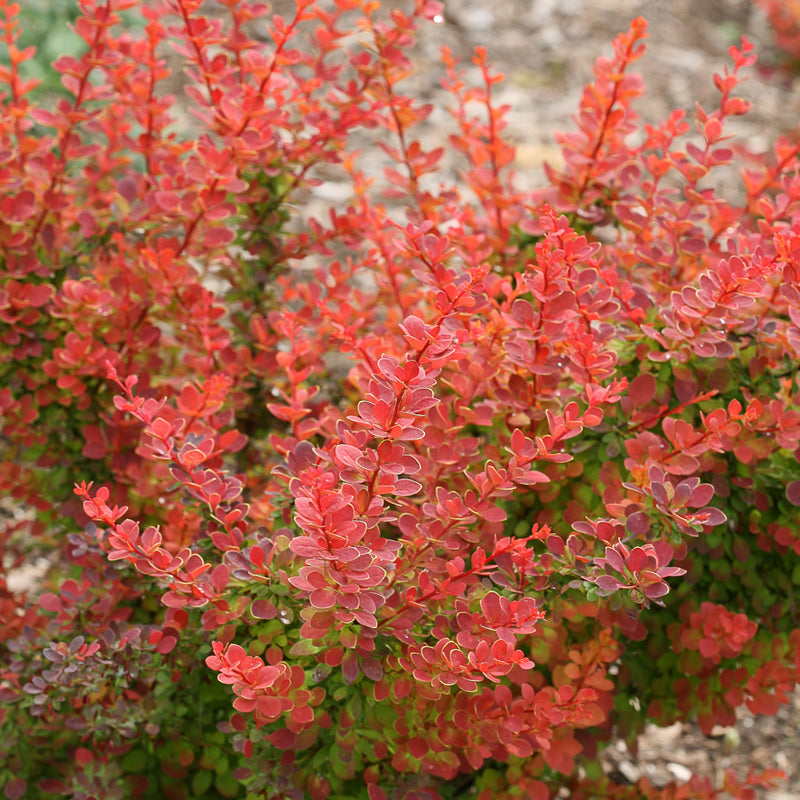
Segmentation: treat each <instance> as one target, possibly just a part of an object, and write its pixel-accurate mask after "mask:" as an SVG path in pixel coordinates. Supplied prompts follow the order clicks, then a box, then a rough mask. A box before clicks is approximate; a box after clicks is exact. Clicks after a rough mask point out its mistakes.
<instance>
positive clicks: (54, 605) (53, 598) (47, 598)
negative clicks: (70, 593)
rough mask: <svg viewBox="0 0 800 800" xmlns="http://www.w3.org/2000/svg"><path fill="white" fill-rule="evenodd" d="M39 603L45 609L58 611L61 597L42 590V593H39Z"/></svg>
mask: <svg viewBox="0 0 800 800" xmlns="http://www.w3.org/2000/svg"><path fill="white" fill-rule="evenodd" d="M39 605H40V606H41V607H42V608H43V609H44V610H45V611H53V612H55V613H58V612H59V611H61V608H62V606H61V598H60V597H59V596H58V595H55V594H53V593H52V592H44V593H43V594H40V595H39Z"/></svg>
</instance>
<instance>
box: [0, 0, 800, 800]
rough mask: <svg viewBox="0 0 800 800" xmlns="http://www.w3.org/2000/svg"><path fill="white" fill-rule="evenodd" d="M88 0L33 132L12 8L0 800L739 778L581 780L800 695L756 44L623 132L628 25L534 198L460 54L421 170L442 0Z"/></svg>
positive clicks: (788, 177)
mask: <svg viewBox="0 0 800 800" xmlns="http://www.w3.org/2000/svg"><path fill="white" fill-rule="evenodd" d="M80 8H81V15H80V17H79V18H78V19H77V21H76V22H75V25H74V28H75V31H76V33H77V34H78V35H79V36H80V37H81V38H82V39H83V40H84V42H85V48H84V52H83V54H82V55H80V56H79V57H69V56H68V57H62V58H60V59H58V60H57V61H56V62H55V63H54V64H53V69H54V70H55V71H56V72H57V73H59V74H60V76H61V81H62V84H63V87H64V89H65V90H66V92H67V95H66V96H61V97H58V98H53V97H52V96H51V95H48V94H45V93H43V92H40V91H37V87H36V85H34V83H33V82H32V81H31V80H27V79H23V78H22V77H21V68H22V66H23V65H24V63H25V62H26V60H29V59H31V58H33V57H34V51H33V49H32V48H31V47H26V48H24V49H22V48H20V47H18V46H17V44H16V43H17V41H18V37H19V33H20V32H19V26H18V22H17V20H18V14H19V8H18V6H16V5H15V4H14V3H11V2H10V0H0V19H2V31H3V39H4V42H5V55H6V64H5V66H0V85H2V90H1V91H2V94H1V95H0V97H2V101H1V102H2V118H1V122H0V124H1V125H2V127H0V186H1V187H2V197H0V248H1V250H0V252H1V253H2V259H3V262H2V266H3V269H2V273H1V274H0V342H1V344H0V347H2V360H1V361H0V377H1V379H2V388H0V415H1V416H0V420H1V421H2V439H1V440H0V442H1V443H2V444H1V446H2V463H0V486H2V488H3V491H4V493H6V494H7V495H8V496H9V497H10V498H12V499H13V504H12V505H10V506H9V512H10V513H9V514H8V515H7V518H6V519H4V521H3V526H4V527H3V532H2V538H1V539H0V546H1V547H2V555H3V569H4V571H5V572H4V577H3V580H2V582H0V591H1V592H2V593H1V594H0V609H1V613H2V616H1V617H0V624H1V625H2V628H0V630H1V631H2V635H1V637H0V640H1V641H2V653H3V657H2V661H0V785H2V787H3V789H4V793H5V796H6V797H7V798H10V799H11V800H13V799H14V798H21V797H25V798H46V797H58V796H62V797H70V798H76V799H79V798H81V799H86V798H91V797H103V798H106V797H109V798H114V797H118V798H127V797H131V798H134V797H143V798H161V797H165V798H189V797H192V798H194V797H206V798H213V797H248V798H258V797H263V798H302V797H309V798H312V800H323V799H324V798H326V797H332V798H364V800H366V799H367V798H369V800H381V798H387V799H388V798H409V800H415V799H416V800H420V799H421V798H429V799H430V800H434V798H456V797H461V796H465V795H466V794H470V796H477V797H479V798H482V799H486V798H514V797H531V798H535V800H546V798H554V797H556V796H557V794H558V793H559V792H563V793H566V794H569V796H571V797H574V798H591V797H596V798H620V799H624V798H639V797H647V798H653V799H655V798H668V797H675V796H680V797H683V798H700V797H703V798H708V797H715V796H716V795H717V793H718V792H722V791H725V792H727V793H728V794H730V795H733V796H735V797H742V798H748V797H752V796H753V793H754V787H757V786H761V785H768V784H770V783H771V782H772V781H773V780H774V779H775V778H776V777H777V774H776V773H775V772H774V771H771V770H767V771H766V772H761V773H751V774H750V775H748V776H746V777H745V776H738V777H737V776H736V775H734V774H732V773H730V774H728V775H727V776H726V778H725V783H724V786H716V785H712V783H711V782H710V780H709V779H700V778H693V779H692V780H691V781H689V782H688V783H687V784H685V785H683V786H681V787H679V788H676V787H675V786H669V787H655V786H653V785H651V784H650V782H649V781H648V780H647V779H645V778H643V779H642V780H641V781H639V783H638V784H636V785H635V786H623V785H617V784H616V783H614V782H613V780H612V779H611V778H610V777H608V776H605V775H603V771H602V767H601V764H602V760H601V758H600V756H601V751H602V748H603V747H604V745H606V744H607V743H608V742H609V741H611V740H612V739H614V738H617V739H618V738H620V737H622V738H625V739H627V740H628V741H629V742H631V743H633V742H634V741H635V739H636V736H637V734H638V733H640V732H641V730H642V729H643V727H644V725H645V724H646V723H647V722H648V721H650V722H655V723H657V724H670V723H673V722H675V721H679V720H690V719H697V720H698V722H699V724H700V726H701V728H702V729H703V730H704V731H705V732H710V730H711V729H712V727H713V726H714V725H715V724H720V725H729V724H732V723H733V721H734V719H735V712H736V709H737V708H739V707H741V706H746V707H748V708H749V709H750V710H752V711H753V712H755V713H761V714H774V713H775V712H776V711H777V710H778V708H779V706H780V705H781V704H782V703H785V702H786V701H787V697H788V693H789V692H790V691H791V690H792V688H793V687H794V686H795V684H796V683H797V681H798V677H800V655H798V653H800V608H799V607H798V602H797V599H796V597H797V586H798V584H800V559H799V558H798V556H800V470H798V456H799V455H800V449H799V444H798V443H799V442H800V409H798V399H799V394H798V392H800V386H799V385H798V379H797V359H798V355H800V204H799V203H798V197H800V178H798V173H797V163H798V153H800V145H798V144H797V143H793V142H791V141H789V140H788V139H779V140H778V141H777V142H776V143H775V145H774V147H773V148H772V150H770V152H768V153H765V154H754V153H746V152H744V151H742V150H741V149H739V150H737V149H736V146H735V144H734V143H731V142H729V141H727V140H729V138H730V137H729V136H728V135H727V134H726V132H725V130H726V125H727V123H728V120H729V118H730V117H733V116H736V115H741V114H744V113H746V112H747V110H748V105H747V103H746V102H745V101H744V100H743V99H741V98H740V97H739V96H738V95H737V86H738V84H739V82H740V80H741V77H742V72H743V71H745V70H746V69H747V68H748V67H750V66H751V65H752V64H753V62H754V60H755V57H754V55H753V53H752V47H751V46H750V45H749V44H748V43H747V42H746V41H743V42H742V45H741V47H738V48H737V47H734V48H732V49H731V51H730V58H731V63H730V64H729V65H728V66H726V67H724V69H723V71H722V72H721V73H720V74H718V75H715V76H714V82H715V83H716V86H717V88H718V90H719V103H718V105H717V106H716V107H714V108H702V107H698V108H697V109H696V111H695V116H694V124H693V125H692V123H691V122H689V121H687V119H686V118H685V115H684V113H683V112H681V111H676V112H674V113H673V114H671V115H670V116H669V118H668V119H667V120H666V121H664V122H662V123H660V124H643V123H642V122H641V121H640V120H639V118H638V117H637V115H636V113H635V111H634V101H635V99H636V97H637V96H639V95H640V94H641V93H642V92H643V91H644V87H643V85H642V81H641V79H640V78H639V77H638V76H636V75H635V74H632V73H631V72H630V69H629V68H630V66H631V64H632V63H633V62H634V61H636V60H637V59H638V58H639V57H640V56H641V55H642V54H643V50H644V47H643V44H642V42H643V39H644V37H645V35H646V26H645V22H644V21H643V20H642V19H636V20H634V21H633V23H632V24H631V27H630V29H629V30H628V31H627V32H625V33H623V34H621V35H620V36H619V38H617V40H616V41H615V42H614V47H613V52H612V54H611V56H610V57H607V58H602V59H600V60H599V61H598V62H597V66H596V69H595V80H594V82H593V83H592V85H590V86H588V87H587V89H586V91H585V93H584V96H583V100H582V102H581V107H580V110H579V114H578V116H577V118H576V123H577V128H576V130H574V131H573V132H571V133H567V134H563V135H562V136H561V137H560V142H561V144H562V146H563V164H562V166H561V167H560V168H558V169H556V168H550V169H549V170H548V173H547V181H546V185H545V186H544V188H542V189H541V190H540V191H536V192H534V193H523V192H520V191H518V190H516V189H515V188H514V183H513V175H512V173H511V168H512V166H513V160H514V152H513V148H512V147H511V146H509V145H508V144H507V143H506V142H505V141H504V139H503V128H504V114H505V112H506V110H507V109H505V108H502V107H498V105H497V103H496V101H495V99H494V96H493V93H494V92H495V87H496V85H497V83H498V81H499V80H500V79H501V78H500V76H499V75H497V74H495V73H494V72H493V70H492V68H491V66H490V64H489V60H488V56H487V53H486V52H485V51H483V50H477V51H476V53H475V56H474V59H473V64H472V66H471V67H470V68H469V69H470V71H471V73H472V74H477V75H478V76H479V78H480V80H479V82H478V83H477V84H474V85H473V84H471V83H469V82H467V79H466V77H465V75H466V72H467V69H466V68H465V67H462V66H461V65H459V63H458V62H457V60H456V59H455V57H454V56H453V55H452V54H451V53H449V52H447V51H444V52H443V54H442V80H443V84H444V86H445V88H446V89H447V90H448V91H449V95H450V97H451V98H452V108H451V111H452V117H453V121H452V125H453V133H452V135H451V136H450V138H449V147H448V148H447V152H445V148H444V147H437V148H436V149H429V148H428V147H427V146H426V145H425V144H423V143H422V142H421V141H420V136H419V130H420V124H421V123H422V122H423V121H424V120H426V118H427V117H428V116H429V115H430V113H431V110H432V109H431V107H430V106H429V105H426V104H424V103H422V102H420V101H419V100H418V99H416V98H415V97H413V96H411V95H409V94H406V93H404V89H403V80H404V79H405V78H406V77H407V76H408V75H409V73H410V72H411V71H412V64H411V62H410V60H409V59H410V56H409V52H410V51H409V47H410V45H411V44H412V43H413V39H414V33H415V30H416V29H417V28H418V26H419V25H423V24H424V25H427V24H435V23H436V22H437V21H441V15H442V10H441V7H440V6H439V5H438V4H437V3H435V2H432V1H431V0H417V2H416V4H415V5H413V6H411V5H409V6H408V7H406V8H405V10H400V9H399V8H397V7H394V6H392V7H391V8H388V9H385V10H384V9H381V8H380V6H379V4H378V3H376V2H372V1H371V0H328V2H323V1H322V0H299V1H298V2H297V4H296V5H293V6H292V7H291V9H290V12H289V13H288V14H287V15H286V16H280V15H278V14H273V13H272V12H270V11H269V10H268V9H267V8H266V7H265V6H263V5H261V4H257V3H252V2H249V1H248V0H220V2H218V3H208V4H205V5H203V4H202V3H201V2H200V0H148V2H146V3H145V2H143V3H138V2H137V0H81V2H80ZM124 11H126V12H128V13H129V14H130V15H134V16H126V19H128V20H130V19H136V18H137V17H136V16H135V15H136V14H138V15H139V17H138V18H139V19H140V20H141V25H139V26H136V25H133V24H132V23H130V24H124V25H123V24H122V23H121V20H120V13H121V12H124ZM169 64H172V65H173V66H174V65H176V64H178V65H182V66H183V67H184V68H185V75H184V77H183V78H182V79H180V80H176V78H175V76H173V77H170V69H169V68H168V65H169ZM169 91H172V92H178V93H179V94H180V97H179V98H176V97H175V96H173V95H171V94H169V93H168V92H169ZM187 115H191V116H190V117H189V118H188V119H189V121H188V122H187ZM377 147H379V148H382V150H383V155H384V158H385V160H386V163H388V166H386V168H385V169H383V172H382V174H376V172H377V167H376V166H375V158H374V152H375V148H377ZM448 159H455V161H454V162H451V161H448ZM452 163H456V165H457V166H458V169H459V174H458V178H457V179H454V180H451V179H449V178H448V176H449V175H451V174H452V173H451V172H450V166H451V164H452ZM731 165H734V166H738V168H739V172H740V174H741V189H740V192H739V195H738V196H737V197H736V198H733V199H732V198H729V197H724V196H721V195H720V194H719V193H718V191H717V189H715V186H716V184H715V180H714V178H715V175H717V174H719V172H720V169H721V168H723V167H725V168H727V169H730V167H731ZM323 178H327V179H329V180H332V179H334V178H335V180H337V181H339V182H340V183H345V182H346V183H347V185H348V186H349V196H348V198H347V199H346V200H343V201H341V202H340V203H337V204H331V205H330V208H328V209H327V212H326V214H325V215H320V214H310V213H309V212H307V210H306V209H307V208H308V204H309V202H310V200H311V199H312V198H313V199H314V202H315V203H316V204H317V206H318V205H319V203H320V202H322V200H321V197H323V196H324V195H323V194H321V193H320V192H319V191H316V194H315V189H316V187H318V186H319V185H320V182H321V181H322V180H323ZM37 557H44V558H46V559H47V560H48V563H49V564H50V570H49V572H48V573H47V575H46V577H45V578H44V581H43V584H42V585H41V586H39V587H36V588H35V590H34V589H31V590H30V591H21V590H20V589H19V587H18V586H16V585H14V590H13V591H12V590H11V589H10V588H9V584H8V583H7V582H6V579H5V577H6V576H7V575H12V576H13V573H14V571H15V570H16V569H17V568H18V567H20V566H21V565H23V564H24V563H25V562H26V561H29V560H31V559H34V558H37Z"/></svg>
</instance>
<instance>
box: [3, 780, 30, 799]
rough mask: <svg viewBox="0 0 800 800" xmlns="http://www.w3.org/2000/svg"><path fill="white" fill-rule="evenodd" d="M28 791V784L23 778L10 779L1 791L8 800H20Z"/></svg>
mask: <svg viewBox="0 0 800 800" xmlns="http://www.w3.org/2000/svg"><path fill="white" fill-rule="evenodd" d="M27 791H28V782H27V781H26V780H25V778H12V779H11V780H10V781H9V782H8V783H7V784H6V785H5V788H4V789H3V792H4V794H5V796H6V797H7V798H8V800H20V798H22V797H25V793H26V792H27Z"/></svg>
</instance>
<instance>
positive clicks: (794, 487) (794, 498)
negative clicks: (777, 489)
mask: <svg viewBox="0 0 800 800" xmlns="http://www.w3.org/2000/svg"><path fill="white" fill-rule="evenodd" d="M786 499H787V500H788V501H789V502H790V503H791V504H792V505H793V506H800V481H791V482H790V483H789V484H787V486H786Z"/></svg>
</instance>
